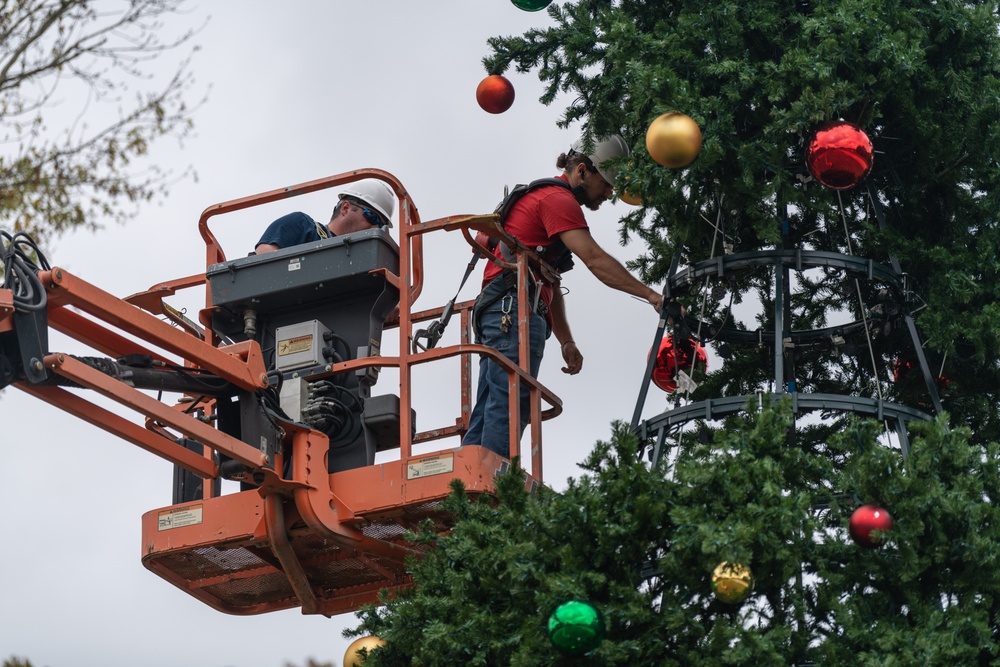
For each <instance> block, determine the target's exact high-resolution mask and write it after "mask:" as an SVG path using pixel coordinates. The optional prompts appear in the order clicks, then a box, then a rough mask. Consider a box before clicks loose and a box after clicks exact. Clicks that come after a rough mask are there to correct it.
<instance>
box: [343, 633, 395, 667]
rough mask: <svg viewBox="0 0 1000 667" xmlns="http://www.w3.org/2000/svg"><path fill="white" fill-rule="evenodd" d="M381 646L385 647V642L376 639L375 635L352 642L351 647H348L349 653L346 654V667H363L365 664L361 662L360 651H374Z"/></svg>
mask: <svg viewBox="0 0 1000 667" xmlns="http://www.w3.org/2000/svg"><path fill="white" fill-rule="evenodd" d="M379 646H385V641H384V640H382V639H379V638H378V637H375V636H374V635H369V636H368V637H360V638H358V639H355V640H354V641H353V642H351V645H350V646H348V647H347V651H346V652H345V653H344V667H361V665H362V664H363V663H362V662H361V654H360V653H359V651H361V649H363V648H364V649H368V650H369V651H373V650H375V649H377V648H378V647H379Z"/></svg>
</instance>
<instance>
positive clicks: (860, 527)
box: [847, 505, 892, 549]
mask: <svg viewBox="0 0 1000 667" xmlns="http://www.w3.org/2000/svg"><path fill="white" fill-rule="evenodd" d="M847 529H848V531H849V532H850V533H851V539H852V540H854V543H855V544H857V545H858V546H860V547H865V548H866V549H874V548H875V547H878V546H881V545H882V543H883V542H884V541H885V537H884V536H883V535H881V534H873V531H876V530H878V531H882V532H888V531H890V530H892V517H891V516H890V515H889V513H888V512H886V511H885V510H884V509H882V508H881V507H879V506H878V505H862V506H861V507H859V508H858V509H856V510H854V513H853V514H851V520H850V522H849V523H848V525H847Z"/></svg>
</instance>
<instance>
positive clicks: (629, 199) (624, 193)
mask: <svg viewBox="0 0 1000 667" xmlns="http://www.w3.org/2000/svg"><path fill="white" fill-rule="evenodd" d="M618 198H619V199H621V200H622V201H623V202H625V203H626V204H628V205H629V206H642V197H639V196H637V195H634V194H632V193H631V192H629V191H628V188H627V187H626V188H622V189H621V190H620V191H619V192H618Z"/></svg>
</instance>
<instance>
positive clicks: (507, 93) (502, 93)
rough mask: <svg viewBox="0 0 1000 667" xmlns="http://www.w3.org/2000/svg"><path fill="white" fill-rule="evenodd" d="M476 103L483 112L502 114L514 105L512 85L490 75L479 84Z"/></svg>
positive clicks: (496, 76) (499, 77)
mask: <svg viewBox="0 0 1000 667" xmlns="http://www.w3.org/2000/svg"><path fill="white" fill-rule="evenodd" d="M476 101H477V102H479V106H481V107H482V108H483V111H487V112H489V113H503V112H504V111H506V110H507V109H509V108H510V106H511V105H512V104H514V85H513V84H512V83H511V82H510V81H508V80H507V79H506V78H505V77H502V76H500V75H499V74H490V75H489V76H488V77H486V78H485V79H483V80H482V81H480V82H479V86H478V87H477V88H476Z"/></svg>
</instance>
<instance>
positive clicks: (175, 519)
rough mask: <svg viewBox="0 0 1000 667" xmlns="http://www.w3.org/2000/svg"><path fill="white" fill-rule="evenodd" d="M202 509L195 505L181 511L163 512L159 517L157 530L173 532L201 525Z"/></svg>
mask: <svg viewBox="0 0 1000 667" xmlns="http://www.w3.org/2000/svg"><path fill="white" fill-rule="evenodd" d="M201 520H202V507H201V505H194V506H192V507H184V508H180V509H170V510H163V511H162V512H160V513H159V514H158V515H157V522H156V529H157V530H171V529H173V528H183V527H184V526H193V525H195V524H198V523H201Z"/></svg>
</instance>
